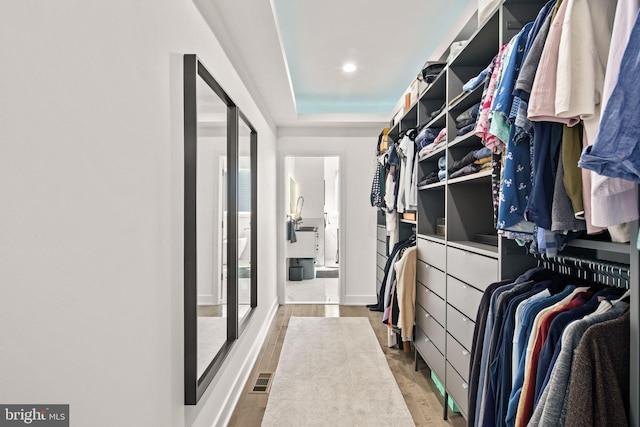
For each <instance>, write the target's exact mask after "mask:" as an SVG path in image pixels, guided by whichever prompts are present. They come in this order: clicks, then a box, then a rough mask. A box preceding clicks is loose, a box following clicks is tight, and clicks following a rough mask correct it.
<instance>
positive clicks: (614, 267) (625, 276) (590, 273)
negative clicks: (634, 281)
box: [533, 253, 630, 289]
mask: <svg viewBox="0 0 640 427" xmlns="http://www.w3.org/2000/svg"><path fill="white" fill-rule="evenodd" d="M533 256H534V257H535V258H536V260H537V261H538V266H539V267H544V268H546V269H548V270H552V271H555V272H557V273H563V274H567V275H569V276H575V277H578V278H580V279H585V280H591V281H593V282H598V283H602V284H603V285H607V286H615V287H619V288H625V289H629V278H630V269H629V265H627V264H620V263H615V262H605V261H598V260H593V259H587V258H576V257H571V256H564V255H558V256H556V257H553V258H550V257H548V256H547V255H546V254H539V253H538V254H533Z"/></svg>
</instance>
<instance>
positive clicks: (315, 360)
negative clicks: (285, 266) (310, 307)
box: [262, 317, 414, 427]
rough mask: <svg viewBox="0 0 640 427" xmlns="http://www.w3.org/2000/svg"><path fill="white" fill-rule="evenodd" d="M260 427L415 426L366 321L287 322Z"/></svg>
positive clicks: (295, 319) (302, 319) (308, 319)
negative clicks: (261, 426)
mask: <svg viewBox="0 0 640 427" xmlns="http://www.w3.org/2000/svg"><path fill="white" fill-rule="evenodd" d="M268 399H269V400H268V403H267V408H266V411H265V414H264V418H263V421H262V425H263V426H305V427H308V426H367V427H369V426H414V423H413V419H412V417H411V414H410V413H409V410H408V409H407V405H406V404H405V401H404V398H403V397H402V393H401V392H400V389H399V388H398V384H397V383H396V380H395V378H394V377H393V374H392V373H391V370H390V368H389V365H388V363H387V360H386V358H385V356H384V354H383V352H382V349H381V348H380V345H379V344H378V340H377V338H376V336H375V334H374V332H373V329H372V328H371V324H370V323H369V319H368V318H365V317H339V318H318V317H292V318H291V319H290V320H289V325H288V327H287V332H286V335H285V339H284V344H283V346H282V352H281V355H280V360H279V362H278V367H277V369H276V372H275V375H274V379H273V384H272V385H271V391H270V393H269V398H268Z"/></svg>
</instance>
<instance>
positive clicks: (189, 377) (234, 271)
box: [183, 54, 258, 405]
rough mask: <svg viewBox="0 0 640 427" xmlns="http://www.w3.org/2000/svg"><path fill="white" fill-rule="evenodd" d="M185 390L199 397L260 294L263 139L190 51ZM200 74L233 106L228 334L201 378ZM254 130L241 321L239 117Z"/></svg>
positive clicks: (193, 399) (189, 401)
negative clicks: (247, 297)
mask: <svg viewBox="0 0 640 427" xmlns="http://www.w3.org/2000/svg"><path fill="white" fill-rule="evenodd" d="M183 65H184V67H183V68H184V76H183V78H184V82H183V83H184V85H183V90H184V387H185V390H184V394H185V405H195V404H197V403H198V401H199V400H200V398H201V397H202V395H203V394H204V392H205V390H206V388H207V387H208V385H209V384H210V383H211V381H212V380H213V377H214V376H215V374H216V372H218V370H219V369H220V367H221V366H222V364H223V362H224V360H225V358H226V357H227V355H228V354H229V352H230V351H231V349H232V347H233V344H234V342H235V341H236V339H237V338H238V336H239V335H240V333H241V332H242V330H244V329H245V328H246V325H247V324H248V320H249V318H250V317H251V314H253V312H254V310H253V309H254V308H256V307H257V305H258V298H257V268H256V267H257V259H258V257H257V208H258V205H257V190H256V189H257V141H258V135H257V132H256V130H255V128H254V127H253V126H252V125H251V123H250V122H249V120H248V119H247V118H246V116H245V115H244V114H243V113H242V112H241V111H240V110H239V108H238V107H237V105H236V104H235V103H234V102H233V100H232V99H231V98H230V97H229V95H227V93H226V92H225V91H224V89H222V87H221V86H220V85H219V84H218V82H217V81H216V80H215V79H214V78H213V76H212V75H211V74H210V73H209V71H208V70H207V69H206V68H205V67H204V65H203V64H202V63H201V62H200V60H199V59H198V58H197V56H196V55H193V54H189V55H184V59H183ZM198 76H199V77H200V78H202V79H203V80H204V82H205V83H206V84H207V85H208V86H209V87H210V88H211V90H213V92H215V93H216V94H217V95H218V96H219V97H220V99H221V100H222V101H223V102H224V103H225V104H226V106H227V156H228V157H227V158H228V180H227V215H228V223H227V270H228V276H227V340H226V342H225V343H224V344H223V346H222V347H221V348H220V351H219V352H218V354H217V355H216V356H215V357H214V358H213V360H211V362H210V363H209V365H208V367H207V368H206V370H205V371H204V373H203V374H202V376H201V377H200V378H198V373H197V364H198V360H197V356H198V330H197V327H198V323H197V322H198V319H197V303H198V301H197V299H198V287H197V258H196V254H197V246H196V245H197V228H196V162H197V145H198V117H197V96H196V82H197V78H198ZM241 118H242V120H243V121H244V122H245V124H246V125H247V126H248V127H249V128H250V130H251V136H250V138H251V139H250V143H251V147H250V151H251V153H250V156H251V222H252V226H251V241H252V245H251V310H250V312H249V313H248V314H247V315H246V316H245V317H244V319H243V322H242V323H241V324H238V227H237V225H238V222H237V221H238V165H239V159H238V136H239V120H240V119H241Z"/></svg>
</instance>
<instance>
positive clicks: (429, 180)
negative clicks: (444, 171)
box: [418, 172, 440, 187]
mask: <svg viewBox="0 0 640 427" xmlns="http://www.w3.org/2000/svg"><path fill="white" fill-rule="evenodd" d="M439 181H440V178H438V172H431V173H430V174H428V175H426V176H425V177H424V178H422V180H420V181H419V182H418V187H422V186H423V185H429V184H433V183H436V182H439Z"/></svg>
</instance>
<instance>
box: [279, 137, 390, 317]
mask: <svg viewBox="0 0 640 427" xmlns="http://www.w3.org/2000/svg"><path fill="white" fill-rule="evenodd" d="M381 128H382V124H381V127H380V128H373V129H349V128H344V129H325V128H309V129H307V128H283V129H278V164H279V167H278V170H279V171H283V170H284V167H283V166H284V158H285V156H340V183H341V191H340V193H341V194H340V199H341V203H340V214H341V217H342V218H343V219H344V220H343V221H342V222H341V226H340V238H341V240H340V246H341V247H340V268H341V281H342V284H343V289H342V292H343V295H342V299H341V303H342V304H348V305H360V304H370V303H374V302H375V301H376V278H375V274H376V265H375V263H376V260H375V246H376V244H375V240H376V211H375V209H374V208H372V207H371V203H370V201H369V194H370V191H371V182H372V180H373V173H374V170H375V144H376V142H377V136H378V134H379V133H380V129H381ZM284 190H285V174H284V173H282V172H280V173H279V174H278V197H279V199H278V200H284V197H285V192H284ZM279 205H280V206H283V203H279ZM305 206H306V203H305ZM279 215H280V218H285V213H284V212H282V211H280V212H279ZM278 224H279V227H278V236H280V238H279V239H278V241H279V245H278V247H279V249H278V253H279V259H280V262H279V263H278V267H279V268H278V284H279V286H281V288H282V289H281V293H280V295H281V298H282V296H283V295H284V293H283V291H284V289H283V287H284V280H285V262H284V242H285V238H286V233H285V229H284V221H278ZM343 272H344V273H343ZM281 302H283V301H281Z"/></svg>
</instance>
